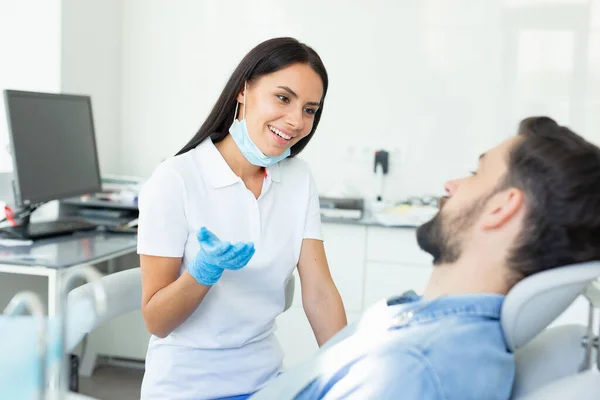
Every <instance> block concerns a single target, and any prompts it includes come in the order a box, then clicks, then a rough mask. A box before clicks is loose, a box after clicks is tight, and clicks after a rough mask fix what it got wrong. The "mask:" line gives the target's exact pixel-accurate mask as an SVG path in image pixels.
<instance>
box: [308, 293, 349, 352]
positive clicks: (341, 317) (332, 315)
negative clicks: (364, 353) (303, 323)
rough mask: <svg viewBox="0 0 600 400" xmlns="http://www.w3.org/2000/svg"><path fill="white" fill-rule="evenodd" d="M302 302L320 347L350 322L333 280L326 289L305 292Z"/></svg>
mask: <svg viewBox="0 0 600 400" xmlns="http://www.w3.org/2000/svg"><path fill="white" fill-rule="evenodd" d="M302 304H303V306H304V310H305V312H306V317H307V318H308V321H309V322H310V325H311V327H312V330H313V332H314V334H315V338H316V339H317V343H318V344H319V347H321V346H322V345H324V344H325V343H326V342H327V341H328V340H329V339H330V338H331V337H332V336H333V335H335V334H336V333H337V332H338V331H340V330H341V329H342V328H344V327H345V326H346V325H347V323H348V322H347V320H346V311H345V310H344V304H343V303H342V298H341V296H340V294H339V292H338V290H337V288H336V287H335V285H334V284H333V282H332V283H331V285H330V286H329V287H327V288H326V289H324V290H318V291H314V292H312V293H307V294H306V295H304V294H303V295H302Z"/></svg>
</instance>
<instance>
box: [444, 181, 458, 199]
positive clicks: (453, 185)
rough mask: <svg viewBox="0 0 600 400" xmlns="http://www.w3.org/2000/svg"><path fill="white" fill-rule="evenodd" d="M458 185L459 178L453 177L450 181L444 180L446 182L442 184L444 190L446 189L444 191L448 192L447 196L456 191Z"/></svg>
mask: <svg viewBox="0 0 600 400" xmlns="http://www.w3.org/2000/svg"><path fill="white" fill-rule="evenodd" d="M458 186H459V180H458V179H453V180H451V181H448V182H446V184H445V185H444V190H445V191H446V193H448V196H452V195H453V194H454V192H456V189H458Z"/></svg>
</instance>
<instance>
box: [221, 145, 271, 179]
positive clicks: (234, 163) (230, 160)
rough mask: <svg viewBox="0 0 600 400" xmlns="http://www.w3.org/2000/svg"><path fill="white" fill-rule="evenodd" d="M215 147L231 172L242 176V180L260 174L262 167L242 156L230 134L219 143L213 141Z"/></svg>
mask: <svg viewBox="0 0 600 400" xmlns="http://www.w3.org/2000/svg"><path fill="white" fill-rule="evenodd" d="M215 147H216V148H217V150H219V153H221V155H222V156H223V158H224V159H225V162H226V163H227V165H229V168H231V170H232V171H233V173H234V174H236V175H237V176H239V177H240V178H242V180H246V179H247V178H252V177H254V176H256V175H258V174H262V167H257V166H256V165H253V164H251V163H250V162H249V161H248V160H247V159H246V157H244V155H243V154H242V152H241V151H240V149H239V148H238V146H237V144H235V141H234V140H233V138H232V137H231V135H227V136H225V139H223V140H221V141H220V142H219V143H215Z"/></svg>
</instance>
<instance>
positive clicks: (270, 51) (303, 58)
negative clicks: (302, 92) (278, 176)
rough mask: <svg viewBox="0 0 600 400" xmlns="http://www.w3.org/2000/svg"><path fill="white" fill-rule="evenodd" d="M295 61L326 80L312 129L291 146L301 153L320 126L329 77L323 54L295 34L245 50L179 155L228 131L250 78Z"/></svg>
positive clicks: (214, 140) (215, 141)
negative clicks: (241, 94)
mask: <svg viewBox="0 0 600 400" xmlns="http://www.w3.org/2000/svg"><path fill="white" fill-rule="evenodd" d="M295 63H303V64H307V65H310V66H311V68H312V69H313V70H314V71H315V72H316V73H317V74H318V75H319V76H320V77H321V80H322V81H323V97H322V98H321V104H320V106H319V109H318V110H317V112H316V113H315V117H314V122H313V127H312V130H311V131H310V133H309V134H308V135H307V136H306V137H304V138H302V139H301V140H300V141H299V142H298V143H296V144H295V145H293V146H292V148H291V156H295V155H296V154H298V153H300V152H301V151H302V149H304V147H306V145H307V144H308V142H309V141H310V139H311V138H312V137H313V135H314V133H315V131H316V130H317V126H318V125H319V120H320V119H321V114H322V113H323V103H324V101H325V94H327V86H328V84H329V81H328V78H327V71H326V70H325V66H324V65H323V62H322V61H321V58H320V57H319V55H318V54H317V53H316V52H315V51H314V50H313V49H312V48H310V47H309V46H307V45H305V44H304V43H300V42H299V41H298V40H296V39H294V38H290V37H283V38H275V39H270V40H267V41H264V42H262V43H260V44H259V45H258V46H256V47H255V48H253V49H252V50H251V51H250V52H249V53H248V54H246V56H245V57H244V58H243V59H242V61H241V62H240V64H239V65H238V66H237V68H236V69H235V71H233V74H232V75H231V77H230V78H229V80H228V81H227V84H226V85H225V88H224V89H223V91H222V92H221V95H220V96H219V99H218V100H217V102H216V103H215V105H214V107H213V109H212V111H211V112H210V114H209V115H208V117H207V118H206V120H205V121H204V123H203V124H202V126H201V127H200V129H199V130H198V132H197V133H196V134H195V135H194V137H193V138H192V139H191V140H190V141H189V142H188V143H187V144H186V145H185V146H184V147H183V148H182V149H181V150H179V152H178V153H177V155H179V154H183V153H186V152H188V151H190V150H191V149H193V148H194V147H196V146H198V145H199V144H200V143H201V142H202V141H203V140H204V139H206V138H207V137H209V136H210V138H211V139H212V141H213V142H214V143H217V142H220V141H221V140H223V139H224V138H225V137H226V136H227V135H228V134H229V127H230V126H231V123H232V122H233V118H234V113H235V106H236V104H237V96H238V93H239V92H240V90H241V89H242V88H243V87H244V82H246V81H248V82H250V81H252V80H253V79H256V78H259V77H261V76H262V75H266V74H270V73H273V72H276V71H279V70H281V69H283V68H285V67H287V66H289V65H291V64H295Z"/></svg>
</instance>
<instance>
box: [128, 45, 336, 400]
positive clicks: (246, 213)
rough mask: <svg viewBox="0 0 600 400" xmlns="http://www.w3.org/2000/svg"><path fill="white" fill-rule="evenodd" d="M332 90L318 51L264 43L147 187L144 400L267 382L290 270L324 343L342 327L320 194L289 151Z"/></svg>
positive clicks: (241, 390) (275, 362)
mask: <svg viewBox="0 0 600 400" xmlns="http://www.w3.org/2000/svg"><path fill="white" fill-rule="evenodd" d="M327 85H328V78H327V72H326V70H325V67H324V66H323V63H322V61H321V59H320V57H319V56H318V54H317V53H316V52H315V51H314V50H313V49H312V48H310V47H308V46H306V45H305V44H302V43H299V42H298V41H297V40H295V39H293V38H277V39H271V40H267V41H265V42H263V43H261V44H259V45H258V46H256V47H255V48H254V49H252V50H251V51H250V52H249V53H248V54H247V55H246V56H245V57H244V59H243V60H242V61H241V63H240V64H239V65H238V67H237V68H236V70H235V71H234V72H233V74H232V76H231V77H230V78H229V81H228V82H227V84H226V85H225V88H224V90H223V92H222V93H221V95H220V97H219V99H218V100H217V102H216V104H215V106H214V107H213V109H212V111H211V112H210V114H209V116H208V118H207V119H206V121H204V124H202V126H201V127H200V130H199V131H198V133H197V134H196V135H195V136H194V137H193V138H192V139H191V140H190V142H189V143H188V144H187V145H186V146H185V147H184V148H183V149H182V150H181V151H179V153H178V154H177V155H176V156H174V157H172V158H170V159H167V160H165V161H164V162H162V163H161V164H160V165H159V166H158V167H157V168H156V170H155V171H154V173H153V174H152V176H151V177H150V179H149V180H148V181H147V182H146V183H145V185H144V187H143V189H142V191H141V193H140V197H139V210H140V217H139V231H138V253H139V254H140V260H141V269H142V288H143V289H142V292H143V293H142V312H143V315H144V319H145V322H146V327H147V328H148V331H150V333H152V337H151V339H150V343H149V347H148V353H147V357H146V372H145V375H144V380H143V383H142V395H141V398H142V399H145V400H150V399H161V400H162V399H169V400H176V399H182V400H183V399H186V400H187V399H219V398H220V399H245V398H247V397H249V396H250V395H251V394H252V393H254V392H255V391H257V390H258V389H260V388H261V387H262V386H263V385H264V384H265V383H267V381H269V379H271V378H274V377H275V376H276V375H277V374H278V372H279V371H280V369H281V365H282V359H283V354H282V352H281V349H280V347H279V345H278V343H277V340H276V338H275V335H274V331H275V318H276V317H277V316H278V315H279V314H280V313H281V312H282V311H283V308H284V300H285V299H284V287H285V285H286V282H287V280H288V279H289V278H290V276H291V274H292V272H293V270H294V268H295V267H296V266H297V267H298V272H299V275H300V280H301V286H302V303H303V306H304V309H305V312H306V316H307V317H308V320H309V322H310V324H311V327H312V329H313V332H314V334H315V337H316V339H317V342H318V343H319V345H322V344H324V343H325V342H326V341H327V340H328V339H329V338H330V337H331V336H333V335H334V334H335V333H336V332H337V331H339V330H340V329H341V328H343V327H344V326H345V325H346V315H345V311H344V306H343V304H342V300H341V297H340V295H339V293H338V290H337V288H336V286H335V284H334V283H333V280H332V279H331V275H330V272H329V267H328V265H327V259H326V257H325V251H324V247H323V242H322V237H321V226H320V212H319V198H318V192H317V188H316V187H315V183H314V181H313V179H312V176H311V174H310V170H309V168H308V166H307V164H306V163H305V162H303V161H301V160H299V159H297V158H295V157H294V156H295V155H297V154H298V153H300V152H301V151H302V149H304V147H306V145H307V144H308V142H309V141H310V139H311V138H312V137H313V135H314V133H315V130H316V129H317V125H318V123H319V119H320V118H321V114H322V112H323V102H324V99H325V94H326V92H327Z"/></svg>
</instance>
